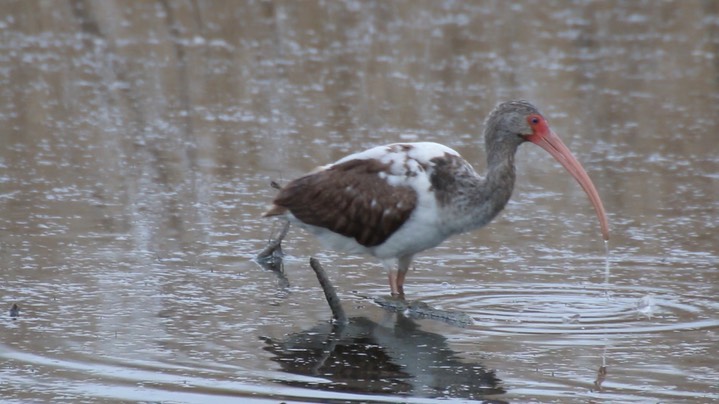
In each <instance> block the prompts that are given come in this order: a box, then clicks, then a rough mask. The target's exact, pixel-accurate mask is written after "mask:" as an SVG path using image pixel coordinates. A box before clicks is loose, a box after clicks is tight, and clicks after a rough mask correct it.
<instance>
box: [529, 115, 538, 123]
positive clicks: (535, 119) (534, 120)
mask: <svg viewBox="0 0 719 404" xmlns="http://www.w3.org/2000/svg"><path fill="white" fill-rule="evenodd" d="M531 122H532V125H536V124H538V123H539V118H537V117H536V116H535V117H533V118H532V120H531Z"/></svg>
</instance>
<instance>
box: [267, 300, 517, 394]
mask: <svg viewBox="0 0 719 404" xmlns="http://www.w3.org/2000/svg"><path fill="white" fill-rule="evenodd" d="M261 338H262V339H263V340H264V341H265V342H266V344H267V346H266V347H265V348H264V349H265V350H266V351H268V352H271V353H272V354H274V355H275V356H274V358H273V359H272V360H273V361H275V362H277V363H279V364H280V366H281V367H282V369H283V370H284V371H286V372H289V373H293V374H299V375H308V376H318V377H323V378H326V379H328V380H329V381H330V383H331V385H329V386H328V385H324V384H317V383H314V382H304V381H297V380H290V381H283V382H284V383H287V384H289V385H293V386H303V387H308V388H320V389H331V390H336V391H345V392H359V393H382V394H399V395H403V396H420V397H452V398H465V399H481V398H483V397H485V396H487V395H492V394H503V393H505V390H504V388H503V387H502V386H501V384H500V380H499V379H498V378H497V376H496V375H495V372H494V371H492V370H487V369H485V368H484V367H483V366H482V365H481V364H479V363H465V362H463V361H461V360H460V359H459V357H458V355H457V353H456V352H454V351H453V350H452V349H450V347H449V346H448V344H447V339H446V338H445V337H443V336H441V335H439V334H436V333H432V332H427V331H423V330H421V329H420V327H419V326H418V325H417V324H416V323H415V322H414V321H413V320H411V319H409V318H407V317H405V316H403V315H401V314H398V315H397V316H396V321H395V322H394V324H392V325H383V324H379V323H376V322H374V321H372V320H370V319H368V318H365V317H354V318H352V319H350V322H349V324H348V325H346V326H339V325H333V324H330V323H321V324H318V325H317V326H315V327H312V328H310V329H308V330H305V331H302V332H298V333H294V334H291V335H289V336H288V337H287V338H285V339H284V340H281V341H278V340H273V339H272V338H269V337H261Z"/></svg>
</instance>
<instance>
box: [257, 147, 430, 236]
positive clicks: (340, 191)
mask: <svg viewBox="0 0 719 404" xmlns="http://www.w3.org/2000/svg"><path fill="white" fill-rule="evenodd" d="M390 168H391V164H389V163H383V162H382V161H379V160H376V159H355V160H349V161H344V162H340V163H338V164H335V165H333V166H330V167H329V168H327V169H324V170H320V171H316V172H313V173H310V174H308V175H305V176H303V177H300V178H297V179H296V180H293V181H291V182H290V183H289V184H287V185H286V186H285V187H283V188H282V190H281V191H280V193H279V195H278V196H277V198H275V200H274V205H273V207H272V208H271V209H270V210H269V211H268V212H267V213H266V214H265V215H266V216H272V215H279V214H283V213H285V212H286V211H289V212H291V213H292V215H294V216H295V217H296V218H297V219H298V220H300V221H302V222H304V223H306V224H309V225H313V226H318V227H323V228H326V229H328V230H331V231H333V232H335V233H339V234H341V235H343V236H346V237H351V238H354V239H355V240H356V241H357V242H358V243H359V244H361V245H363V246H365V247H373V246H376V245H379V244H382V243H383V242H384V241H385V240H387V239H388V238H389V237H390V236H391V235H392V233H394V232H395V231H396V230H397V229H399V228H400V227H401V226H402V224H404V222H405V221H406V220H407V219H408V218H409V216H410V215H411V213H412V211H413V210H414V208H415V206H416V203H417V194H416V192H415V191H414V189H413V188H412V187H410V186H409V185H406V186H403V185H390V184H389V183H388V182H387V176H388V175H390V174H391V173H390V171H389V170H390ZM381 173H384V175H383V176H382V175H380V174H381ZM383 177H384V178H383Z"/></svg>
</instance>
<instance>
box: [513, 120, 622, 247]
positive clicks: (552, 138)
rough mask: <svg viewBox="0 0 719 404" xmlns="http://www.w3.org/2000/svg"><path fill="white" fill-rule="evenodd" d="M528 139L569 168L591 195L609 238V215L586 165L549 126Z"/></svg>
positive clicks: (604, 233) (603, 231)
mask: <svg viewBox="0 0 719 404" xmlns="http://www.w3.org/2000/svg"><path fill="white" fill-rule="evenodd" d="M526 139H527V140H529V141H530V142H532V143H534V144H536V145H537V146H539V147H541V148H542V149H544V150H546V151H547V152H548V153H549V154H551V155H552V156H553V157H554V158H555V159H556V160H557V161H559V163H560V164H561V165H562V166H563V167H564V168H565V169H566V170H567V171H569V173H570V174H572V176H573V177H574V178H575V179H576V180H577V182H579V185H581V186H582V189H584V192H586V193H587V196H589V200H590V201H591V202H592V205H593V206H594V210H595V211H596V212H597V217H598V218H599V226H601V229H602V237H603V238H604V240H609V224H608V222H607V215H606V213H605V212H604V205H602V200H601V199H599V193H598V192H597V189H596V188H595V187H594V183H592V180H591V179H590V178H589V175H587V172H586V171H584V167H582V165H581V164H579V161H577V159H576V158H575V157H574V155H573V154H572V152H571V151H569V148H567V146H565V145H564V142H562V140H561V139H560V138H559V136H557V134H556V133H554V131H552V130H551V129H549V128H547V130H546V131H544V132H543V133H542V134H535V135H532V136H527V137H526Z"/></svg>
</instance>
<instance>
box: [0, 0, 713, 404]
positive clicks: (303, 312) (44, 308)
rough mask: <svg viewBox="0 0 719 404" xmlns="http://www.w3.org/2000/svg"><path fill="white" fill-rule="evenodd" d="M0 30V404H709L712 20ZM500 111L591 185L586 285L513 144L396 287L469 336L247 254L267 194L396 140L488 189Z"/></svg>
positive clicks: (24, 26) (57, 12) (2, 17)
mask: <svg viewBox="0 0 719 404" xmlns="http://www.w3.org/2000/svg"><path fill="white" fill-rule="evenodd" d="M0 36H1V37H2V41H0V94H2V97H0V140H1V141H2V146H1V147H0V212H1V213H0V257H1V259H2V261H1V262H2V270H0V304H1V305H2V306H3V307H4V308H3V309H2V310H3V311H2V312H0V358H2V360H0V396H1V397H2V399H3V401H4V402H18V403H19V402H50V401H52V402H72V403H78V402H125V401H145V402H189V403H193V402H194V403H200V402H207V401H208V400H213V401H216V402H236V400H237V399H238V398H242V399H243V400H246V401H250V400H257V401H263V402H264V401H269V402H278V401H285V402H292V401H303V402H308V401H309V402H316V401H358V402H359V401H367V400H374V401H378V402H396V401H407V402H433V401H436V400H438V399H447V398H452V399H456V400H468V401H471V400H477V401H483V400H494V401H495V402H526V401H532V400H534V401H539V402H576V401H588V400H589V401H591V400H609V401H617V402H645V401H662V402H681V401H692V402H708V401H713V400H719V385H718V384H717V380H719V359H717V356H716V348H717V344H719V316H718V315H717V312H719V299H718V298H717V295H718V292H719V291H718V290H717V284H718V283H719V269H718V268H719V239H718V238H717V234H719V219H717V218H718V217H719V148H717V142H716V140H715V139H716V133H715V132H716V128H717V127H719V122H718V119H719V118H718V117H719V63H718V59H717V58H718V57H719V56H718V55H717V49H719V7H718V6H717V4H715V3H713V2H700V1H681V2H662V3H655V2H635V1H627V2H619V1H617V2H593V1H580V2H574V3H572V4H567V3H565V2H539V1H537V2H534V1H530V2H525V3H519V4H510V2H493V1H486V2H484V1H479V2H455V1H431V2H414V1H406V2H404V1H397V2H359V1H341V2H340V1H337V2H322V1H318V2H269V1H246V2H194V3H179V2H169V3H168V2H136V3H135V2H133V3H125V2H115V1H104V2H96V3H90V2H53V3H52V4H50V3H47V2H33V1H7V2H3V3H2V5H0ZM510 98H526V99H529V100H531V101H532V102H534V103H535V104H536V105H538V106H539V107H540V109H541V110H542V111H543V112H544V114H545V115H546V116H547V117H548V119H549V120H550V121H551V124H552V127H553V128H554V130H555V131H556V132H557V133H558V134H559V135H560V136H561V137H562V138H563V139H564V141H565V143H567V145H568V146H569V147H570V148H571V149H572V150H573V152H574V153H575V155H576V156H577V157H578V158H579V160H580V161H582V163H583V164H584V166H585V168H586V169H587V171H588V172H589V174H590V176H591V177H592V178H593V180H594V182H595V184H596V185H597V188H598V189H599V193H600V195H601V196H602V199H603V201H604V204H605V207H606V209H607V211H608V213H609V219H610V225H611V228H610V232H611V240H610V255H609V258H608V259H609V261H608V263H607V261H606V260H607V257H606V255H605V252H604V246H603V243H602V240H601V236H600V234H599V230H598V225H597V223H596V218H595V217H594V212H593V211H592V209H591V207H590V205H589V203H588V201H587V199H586V196H585V195H584V193H583V192H582V190H581V189H580V188H579V187H578V186H577V184H576V183H575V182H574V180H572V179H571V178H570V176H569V175H567V174H566V173H564V172H563V170H562V169H561V167H559V165H558V164H556V162H554V161H553V160H552V159H551V158H550V157H549V156H548V155H547V154H546V153H544V152H543V151H542V150H540V149H539V148H536V147H533V146H532V145H527V146H523V147H522V148H521V149H520V151H519V153H518V156H517V164H518V167H517V171H518V184H517V187H516V189H515V192H514V196H513V199H512V201H511V202H510V204H509V206H508V207H507V209H506V211H505V212H504V213H503V214H502V215H501V216H500V217H499V218H498V219H497V220H495V221H494V222H493V223H492V224H491V225H489V226H488V227H486V228H485V229H483V230H480V231H477V232H474V233H471V234H466V235H463V236H460V237H456V238H454V239H451V240H449V241H447V242H445V243H444V244H442V245H441V246H440V247H438V248H436V249H434V250H431V251H428V252H426V253H424V254H422V255H420V256H418V257H417V259H416V264H415V266H416V267H415V268H414V269H413V270H412V271H411V272H410V274H409V276H408V281H407V285H406V290H407V293H408V297H409V298H411V299H419V300H422V301H424V302H426V303H428V304H430V305H432V306H433V307H435V308H439V309H444V310H455V311H462V312H464V313H466V314H467V315H469V316H470V317H471V318H472V320H473V324H471V325H469V326H467V327H464V328H460V327H454V326H449V325H447V324H445V323H442V322H439V321H434V320H428V319H415V318H408V317H406V316H404V315H401V314H400V315H398V314H394V313H388V312H386V311H384V310H383V309H382V308H380V307H378V306H377V305H375V304H374V303H372V302H371V301H370V300H367V299H366V298H365V296H384V295H386V294H387V293H388V287H387V285H386V277H385V276H384V274H383V273H382V270H381V266H380V265H379V264H378V263H376V262H374V261H372V260H371V259H369V258H367V257H358V256H347V255H343V254H338V253H335V252H332V251H324V250H322V249H321V247H320V246H319V244H318V243H317V242H316V241H315V240H314V239H312V238H311V237H310V236H309V235H308V234H306V233H304V232H302V231H301V230H300V229H293V230H291V231H290V233H289V236H288V239H287V240H286V242H285V244H284V249H285V252H286V254H287V255H286V257H285V262H284V270H285V273H284V275H283V276H278V274H276V273H274V272H272V271H268V270H265V269H263V268H262V267H261V266H259V265H258V264H256V263H255V262H254V261H253V257H254V256H255V254H256V253H257V252H258V251H259V250H261V249H262V248H263V247H264V246H265V244H266V242H267V240H268V238H269V237H270V236H271V234H272V231H273V229H274V225H273V223H272V222H271V221H269V222H268V221H265V220H262V219H260V214H261V212H262V211H263V210H264V209H265V207H266V206H267V204H268V203H269V201H270V200H271V199H272V196H273V195H274V193H275V191H274V190H273V189H272V188H271V187H270V186H269V183H270V181H272V180H276V181H278V182H280V183H282V182H286V181H287V180H289V179H290V178H292V177H294V176H296V175H300V174H302V173H304V172H306V171H308V170H311V169H312V168H314V167H315V166H317V165H320V164H325V163H328V162H331V161H333V160H335V159H338V158H340V157H342V156H343V155H345V154H347V153H349V152H352V151H357V150H361V149H363V148H366V147H370V146H374V145H378V144H383V143H389V142H396V141H415V140H427V141H437V142H441V143H444V144H447V145H449V146H450V147H453V148H455V149H456V150H458V151H459V152H460V153H462V155H463V156H465V158H467V159H468V160H469V161H472V162H473V163H474V164H475V165H476V166H477V167H478V168H479V169H481V168H482V167H483V165H484V155H483V150H482V147H483V146H482V143H483V142H482V140H481V138H480V134H481V130H482V121H483V119H484V116H486V114H487V113H488V112H489V111H490V110H491V109H492V107H493V106H494V105H495V104H496V103H497V102H499V101H502V100H506V99H510ZM310 256H315V257H317V258H319V259H320V260H321V261H322V262H323V264H324V265H325V267H326V268H327V270H328V272H329V275H330V277H331V278H332V280H333V281H334V282H335V286H336V287H337V289H338V291H339V294H340V297H341V299H342V301H343V303H344V306H345V310H346V311H347V314H348V316H349V317H350V318H352V320H353V321H352V323H351V325H350V327H348V328H347V329H345V330H341V331H338V330H337V329H333V327H332V326H331V324H330V323H329V322H328V320H329V318H330V312H329V308H328V307H327V305H326V303H325V301H324V297H323V295H322V293H321V290H320V289H319V286H318V284H317V279H316V278H315V276H314V273H313V272H312V271H311V270H310V269H309V267H308V259H309V257H310ZM14 303H16V304H18V306H19V307H20V310H21V311H20V316H19V317H11V316H10V308H11V306H12V305H13V304H14ZM327 347H331V348H332V349H328V348H327Z"/></svg>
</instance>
